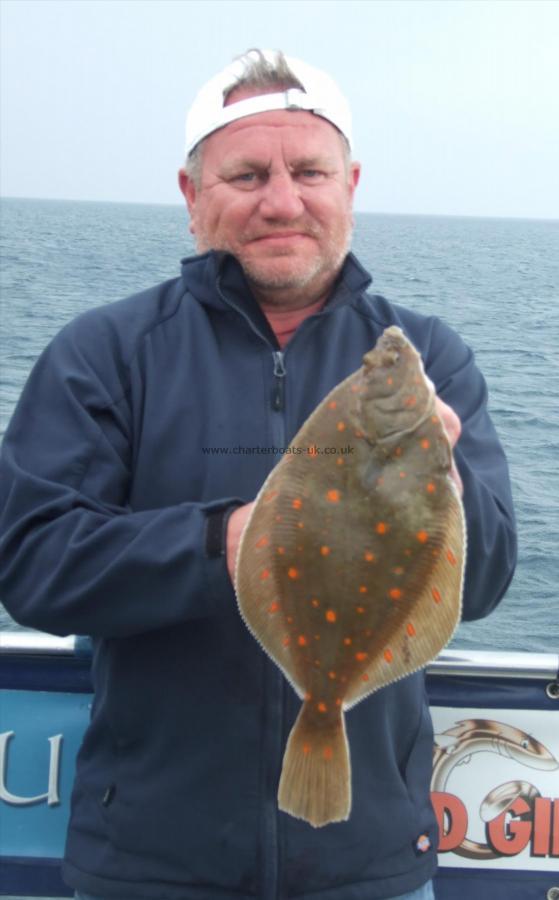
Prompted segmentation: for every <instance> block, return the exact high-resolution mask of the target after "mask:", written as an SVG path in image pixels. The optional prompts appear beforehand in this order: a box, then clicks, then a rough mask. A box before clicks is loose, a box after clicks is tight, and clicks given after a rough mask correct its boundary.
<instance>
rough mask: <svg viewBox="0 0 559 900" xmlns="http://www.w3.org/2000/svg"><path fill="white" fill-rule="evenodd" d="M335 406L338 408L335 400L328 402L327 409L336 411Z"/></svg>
mask: <svg viewBox="0 0 559 900" xmlns="http://www.w3.org/2000/svg"><path fill="white" fill-rule="evenodd" d="M337 406H338V404H337V403H336V401H335V400H330V403H329V404H328V409H336V407H337Z"/></svg>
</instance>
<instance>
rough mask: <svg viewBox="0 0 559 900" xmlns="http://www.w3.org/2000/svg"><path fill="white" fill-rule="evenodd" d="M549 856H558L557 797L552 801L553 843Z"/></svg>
mask: <svg viewBox="0 0 559 900" xmlns="http://www.w3.org/2000/svg"><path fill="white" fill-rule="evenodd" d="M551 855H552V856H559V797H558V798H556V799H555V800H554V801H553V842H552V844H551Z"/></svg>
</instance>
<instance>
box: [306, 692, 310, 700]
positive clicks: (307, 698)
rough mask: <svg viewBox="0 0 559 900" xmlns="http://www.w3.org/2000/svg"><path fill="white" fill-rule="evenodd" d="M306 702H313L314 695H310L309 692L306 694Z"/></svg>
mask: <svg viewBox="0 0 559 900" xmlns="http://www.w3.org/2000/svg"><path fill="white" fill-rule="evenodd" d="M305 700H312V694H310V693H309V691H307V693H306V694H305Z"/></svg>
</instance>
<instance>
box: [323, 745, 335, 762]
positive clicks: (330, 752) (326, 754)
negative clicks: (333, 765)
mask: <svg viewBox="0 0 559 900" xmlns="http://www.w3.org/2000/svg"><path fill="white" fill-rule="evenodd" d="M333 755H334V751H333V750H332V748H331V747H325V748H324V752H323V756H324V759H326V760H328V761H329V760H331V759H332V757H333Z"/></svg>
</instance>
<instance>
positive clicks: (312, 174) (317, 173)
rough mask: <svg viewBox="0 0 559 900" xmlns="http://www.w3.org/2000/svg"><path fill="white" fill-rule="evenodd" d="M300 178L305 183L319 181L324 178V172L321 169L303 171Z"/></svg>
mask: <svg viewBox="0 0 559 900" xmlns="http://www.w3.org/2000/svg"><path fill="white" fill-rule="evenodd" d="M299 177H300V178H303V179H304V180H305V181H318V180H319V179H320V178H323V177H324V172H322V171H321V170H320V169H301V171H300V172H299Z"/></svg>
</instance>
